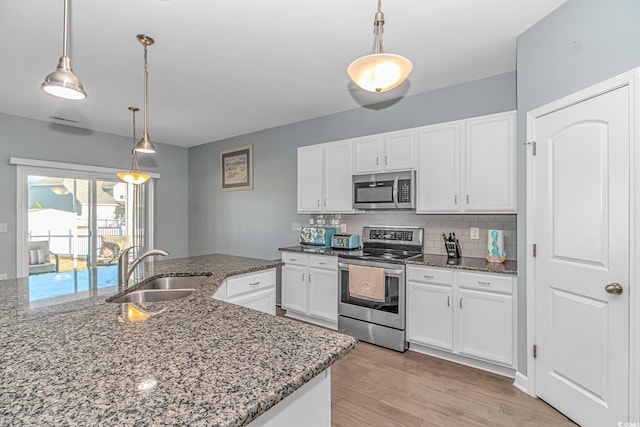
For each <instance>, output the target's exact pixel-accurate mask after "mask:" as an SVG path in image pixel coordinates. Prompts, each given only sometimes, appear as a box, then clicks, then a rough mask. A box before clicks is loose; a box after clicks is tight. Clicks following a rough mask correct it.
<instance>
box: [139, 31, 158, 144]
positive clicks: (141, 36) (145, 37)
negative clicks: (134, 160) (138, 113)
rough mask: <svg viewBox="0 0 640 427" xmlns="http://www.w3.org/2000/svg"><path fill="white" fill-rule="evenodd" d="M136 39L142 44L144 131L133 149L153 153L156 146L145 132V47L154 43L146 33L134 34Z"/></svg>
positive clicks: (147, 72)
mask: <svg viewBox="0 0 640 427" xmlns="http://www.w3.org/2000/svg"><path fill="white" fill-rule="evenodd" d="M136 38H137V39H138V41H139V42H140V43H142V45H143V46H144V132H142V138H141V139H140V141H138V143H137V144H136V145H135V147H134V150H135V151H137V152H138V153H155V152H156V147H154V146H153V144H152V143H151V140H150V139H149V133H148V132H147V116H148V110H147V85H148V82H149V66H148V63H147V47H148V46H151V45H152V44H153V43H155V40H153V37H151V36H148V35H146V34H138V35H137V36H136Z"/></svg>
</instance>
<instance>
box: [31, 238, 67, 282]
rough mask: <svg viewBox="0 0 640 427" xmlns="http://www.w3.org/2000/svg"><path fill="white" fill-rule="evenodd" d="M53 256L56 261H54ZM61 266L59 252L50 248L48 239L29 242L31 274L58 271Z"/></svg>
mask: <svg viewBox="0 0 640 427" xmlns="http://www.w3.org/2000/svg"><path fill="white" fill-rule="evenodd" d="M52 258H53V259H54V260H55V262H54V261H52ZM59 266H60V260H59V258H58V254H54V253H53V252H51V251H50V250H49V242H48V241H46V240H42V241H35V242H29V275H32V274H42V273H57V272H58V268H59Z"/></svg>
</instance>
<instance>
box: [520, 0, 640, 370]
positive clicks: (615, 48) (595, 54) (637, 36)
mask: <svg viewBox="0 0 640 427" xmlns="http://www.w3.org/2000/svg"><path fill="white" fill-rule="evenodd" d="M639 23H640V1H638V0H611V1H603V0H569V1H568V2H567V3H565V4H564V5H562V6H561V7H560V8H558V9H557V10H556V11H554V12H553V13H551V14H550V15H548V16H547V17H545V18H544V19H543V20H541V21H540V22H539V23H537V24H536V25H534V26H533V27H531V28H530V29H529V30H527V31H526V32H525V33H523V34H522V35H520V37H518V49H517V51H518V54H517V74H518V82H517V94H518V142H519V144H518V195H519V197H518V285H519V286H518V288H519V289H518V302H519V307H518V317H519V319H518V320H519V322H518V326H519V343H520V346H519V347H520V348H519V358H518V363H519V366H520V371H521V372H523V373H525V374H526V371H527V370H526V355H527V353H526V352H527V347H528V346H527V343H526V336H527V335H526V326H527V325H526V253H527V252H526V244H527V243H526V228H525V227H526V209H527V206H526V197H525V195H526V150H525V148H524V146H523V145H522V143H523V142H525V139H526V115H527V112H528V111H531V110H532V109H534V108H537V107H540V106H542V105H545V104H547V103H549V102H551V101H554V100H556V99H558V98H562V97H564V96H566V95H569V94H571V93H574V92H577V91H579V90H581V89H584V88H586V87H588V86H591V85H593V84H595V83H598V82H601V81H603V80H606V79H608V78H610V77H614V76H616V75H618V74H621V73H623V72H625V71H628V70H630V69H632V68H635V67H638V66H640V24H639ZM530 243H531V242H530ZM529 344H532V343H529Z"/></svg>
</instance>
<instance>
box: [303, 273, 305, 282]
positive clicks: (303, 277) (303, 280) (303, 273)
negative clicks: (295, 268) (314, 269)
mask: <svg viewBox="0 0 640 427" xmlns="http://www.w3.org/2000/svg"><path fill="white" fill-rule="evenodd" d="M304 275H305V273H302V281H303V282H304V281H305V280H304Z"/></svg>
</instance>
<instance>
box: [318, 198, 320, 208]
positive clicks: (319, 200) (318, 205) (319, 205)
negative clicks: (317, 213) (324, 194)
mask: <svg viewBox="0 0 640 427" xmlns="http://www.w3.org/2000/svg"><path fill="white" fill-rule="evenodd" d="M318 207H320V199H318Z"/></svg>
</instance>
